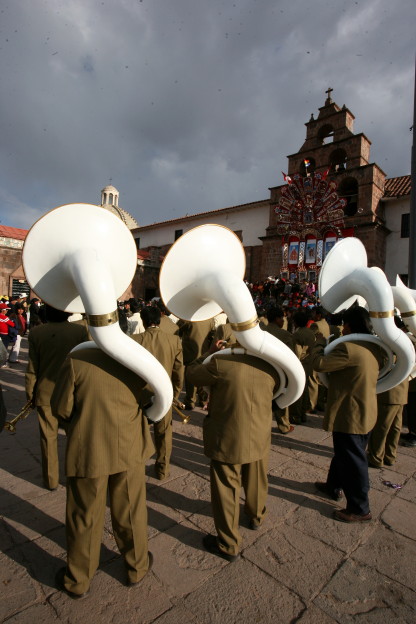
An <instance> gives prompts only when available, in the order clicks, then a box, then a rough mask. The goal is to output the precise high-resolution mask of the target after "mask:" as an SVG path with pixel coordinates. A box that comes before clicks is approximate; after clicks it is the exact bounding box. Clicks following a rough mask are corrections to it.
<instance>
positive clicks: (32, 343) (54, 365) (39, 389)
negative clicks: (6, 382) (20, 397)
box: [25, 321, 90, 405]
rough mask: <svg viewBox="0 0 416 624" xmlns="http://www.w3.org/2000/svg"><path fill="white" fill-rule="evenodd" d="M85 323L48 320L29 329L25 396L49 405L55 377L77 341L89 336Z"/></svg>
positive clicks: (86, 338)
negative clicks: (51, 321)
mask: <svg viewBox="0 0 416 624" xmlns="http://www.w3.org/2000/svg"><path fill="white" fill-rule="evenodd" d="M89 339H90V338H89V334H88V328H87V326H86V325H85V324H83V323H81V324H80V323H70V322H69V321H64V322H63V323H45V324H44V325H37V326H36V327H33V328H32V329H31V330H30V332H29V362H28V365H27V369H26V379H25V381H26V397H27V399H34V401H35V405H49V402H50V398H51V394H52V392H53V389H54V386H55V381H56V378H57V375H58V373H59V369H60V368H61V366H62V364H63V362H64V360H65V358H66V356H67V355H68V353H69V352H70V351H71V349H73V348H74V347H75V346H76V345H78V344H80V343H81V342H86V341H87V340H89Z"/></svg>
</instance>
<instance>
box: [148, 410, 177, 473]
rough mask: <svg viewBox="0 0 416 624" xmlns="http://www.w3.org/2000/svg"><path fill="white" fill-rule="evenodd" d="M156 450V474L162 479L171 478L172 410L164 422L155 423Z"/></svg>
mask: <svg viewBox="0 0 416 624" xmlns="http://www.w3.org/2000/svg"><path fill="white" fill-rule="evenodd" d="M153 431H154V436H155V448H156V463H155V469H156V472H157V473H159V474H160V476H162V477H168V476H169V466H170V456H171V454H172V410H170V411H169V412H168V413H167V414H166V416H165V417H164V418H162V420H159V422H157V423H154V429H153Z"/></svg>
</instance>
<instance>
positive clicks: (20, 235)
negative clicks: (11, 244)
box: [0, 224, 29, 240]
mask: <svg viewBox="0 0 416 624" xmlns="http://www.w3.org/2000/svg"><path fill="white" fill-rule="evenodd" d="M28 231H29V230H21V229H20V228H14V227H9V226H8V225H1V224H0V236H4V237H5V238H14V239H15V240H25V238H26V234H27V233H28Z"/></svg>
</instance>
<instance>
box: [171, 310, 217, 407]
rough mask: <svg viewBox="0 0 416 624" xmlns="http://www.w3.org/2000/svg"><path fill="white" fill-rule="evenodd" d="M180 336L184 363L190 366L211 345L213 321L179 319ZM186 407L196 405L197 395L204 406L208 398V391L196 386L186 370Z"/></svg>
mask: <svg viewBox="0 0 416 624" xmlns="http://www.w3.org/2000/svg"><path fill="white" fill-rule="evenodd" d="M178 326H179V336H180V337H181V339H182V347H183V363H184V364H185V366H188V364H190V363H191V362H193V361H194V360H195V359H196V358H198V357H200V356H201V355H202V353H206V352H207V351H208V349H209V347H210V344H211V339H212V321H211V319H208V320H206V321H179V323H178ZM185 391H186V397H185V408H186V409H193V408H194V407H195V400H196V395H197V394H198V397H199V405H201V406H203V405H204V403H205V400H206V398H207V397H206V393H205V392H204V390H203V388H200V387H198V388H196V386H195V385H194V384H192V383H191V382H190V381H189V380H188V377H187V375H186V370H185Z"/></svg>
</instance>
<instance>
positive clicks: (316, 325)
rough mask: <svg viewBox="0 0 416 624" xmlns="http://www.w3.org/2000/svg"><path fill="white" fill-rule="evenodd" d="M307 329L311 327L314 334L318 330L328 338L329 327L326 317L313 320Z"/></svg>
mask: <svg viewBox="0 0 416 624" xmlns="http://www.w3.org/2000/svg"><path fill="white" fill-rule="evenodd" d="M309 329H311V330H312V331H313V333H314V334H317V333H318V332H319V333H320V334H322V336H323V337H324V338H329V335H330V329H329V325H328V322H327V321H326V319H320V320H319V321H314V322H313V323H312V325H311V326H310V328H309Z"/></svg>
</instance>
